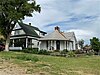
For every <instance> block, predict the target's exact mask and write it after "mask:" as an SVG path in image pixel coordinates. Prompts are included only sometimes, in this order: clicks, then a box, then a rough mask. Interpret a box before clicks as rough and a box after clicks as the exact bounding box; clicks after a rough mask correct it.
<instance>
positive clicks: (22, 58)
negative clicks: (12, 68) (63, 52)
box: [16, 54, 39, 62]
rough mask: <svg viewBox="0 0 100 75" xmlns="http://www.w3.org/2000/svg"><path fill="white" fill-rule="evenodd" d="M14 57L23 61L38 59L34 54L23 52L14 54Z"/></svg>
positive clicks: (35, 60)
mask: <svg viewBox="0 0 100 75" xmlns="http://www.w3.org/2000/svg"><path fill="white" fill-rule="evenodd" d="M16 58H17V59H20V60H24V61H34V62H37V61H38V60H39V59H38V58H37V57H36V56H32V55H25V54H21V55H18V56H16Z"/></svg>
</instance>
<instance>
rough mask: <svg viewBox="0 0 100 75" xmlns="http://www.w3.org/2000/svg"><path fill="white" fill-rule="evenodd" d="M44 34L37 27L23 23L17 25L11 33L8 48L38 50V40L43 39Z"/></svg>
mask: <svg viewBox="0 0 100 75" xmlns="http://www.w3.org/2000/svg"><path fill="white" fill-rule="evenodd" d="M45 34H46V32H44V31H41V30H39V29H38V28H37V27H34V26H31V23H30V24H29V25H27V24H24V23H17V24H16V25H15V27H14V29H13V31H12V33H11V38H10V40H11V42H10V47H22V48H38V45H39V41H38V39H39V38H41V37H44V36H45Z"/></svg>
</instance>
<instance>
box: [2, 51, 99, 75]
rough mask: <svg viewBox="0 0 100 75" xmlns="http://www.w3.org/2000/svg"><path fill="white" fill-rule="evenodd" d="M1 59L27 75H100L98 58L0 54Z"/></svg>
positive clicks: (18, 53) (14, 53) (17, 53)
mask: <svg viewBox="0 0 100 75" xmlns="http://www.w3.org/2000/svg"><path fill="white" fill-rule="evenodd" d="M1 59H5V60H6V61H7V62H11V63H14V64H17V65H19V66H20V67H22V68H26V69H27V70H26V73H27V74H35V73H38V74H39V75H100V56H84V57H75V58H74V57H71V58H67V57H56V56H47V55H36V54H27V53H21V52H0V60H1ZM0 64H1V63H0Z"/></svg>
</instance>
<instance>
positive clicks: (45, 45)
mask: <svg viewBox="0 0 100 75" xmlns="http://www.w3.org/2000/svg"><path fill="white" fill-rule="evenodd" d="M41 44H42V45H41ZM39 49H40V50H41V49H45V50H64V49H67V50H74V44H73V41H68V40H49V41H41V42H40V48H39Z"/></svg>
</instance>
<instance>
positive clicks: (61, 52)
mask: <svg viewBox="0 0 100 75" xmlns="http://www.w3.org/2000/svg"><path fill="white" fill-rule="evenodd" d="M67 52H68V50H67V49H64V50H62V51H60V54H67Z"/></svg>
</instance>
